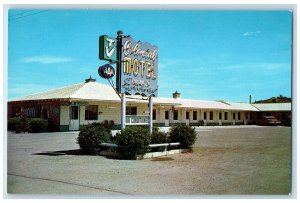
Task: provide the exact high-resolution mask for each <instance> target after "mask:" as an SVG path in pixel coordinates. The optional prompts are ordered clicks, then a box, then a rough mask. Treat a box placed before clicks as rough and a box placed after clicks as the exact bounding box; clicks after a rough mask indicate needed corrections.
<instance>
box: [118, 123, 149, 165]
mask: <svg viewBox="0 0 300 203" xmlns="http://www.w3.org/2000/svg"><path fill="white" fill-rule="evenodd" d="M116 142H117V145H118V146H119V147H118V152H119V153H120V154H121V155H123V157H124V158H127V159H136V158H137V155H143V154H145V153H146V151H147V148H148V145H149V144H150V142H151V136H150V134H149V132H148V130H147V129H146V128H143V127H140V126H130V127H126V128H125V129H124V130H122V131H121V133H118V134H117V135H116Z"/></svg>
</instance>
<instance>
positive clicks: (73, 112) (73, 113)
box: [70, 106, 79, 120]
mask: <svg viewBox="0 0 300 203" xmlns="http://www.w3.org/2000/svg"><path fill="white" fill-rule="evenodd" d="M78 109H79V108H78V106H71V112H70V113H71V115H70V117H71V119H72V120H77V119H78Z"/></svg>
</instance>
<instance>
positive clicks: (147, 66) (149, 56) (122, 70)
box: [98, 31, 158, 132]
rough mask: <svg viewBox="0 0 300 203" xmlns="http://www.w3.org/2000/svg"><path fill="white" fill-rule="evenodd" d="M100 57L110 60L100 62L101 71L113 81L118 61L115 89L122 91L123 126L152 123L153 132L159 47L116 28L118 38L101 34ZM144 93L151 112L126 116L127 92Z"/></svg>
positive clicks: (119, 92) (101, 73) (150, 127)
mask: <svg viewBox="0 0 300 203" xmlns="http://www.w3.org/2000/svg"><path fill="white" fill-rule="evenodd" d="M99 59H100V60H105V61H108V62H109V64H105V65H103V66H100V67H99V69H98V73H99V75H100V76H101V77H103V78H106V79H108V80H109V81H110V84H111V85H112V86H113V88H114V85H113V82H112V78H113V77H114V75H115V70H114V68H113V67H112V66H111V64H116V88H115V90H116V92H117V93H118V94H119V96H120V95H121V101H122V104H121V126H122V129H124V128H125V126H126V125H132V124H134V125H149V131H150V132H152V127H153V124H152V123H153V122H152V113H153V97H156V96H157V91H158V86H157V73H158V71H157V67H158V48H157V47H156V46H153V45H151V44H149V43H147V42H141V41H140V40H139V41H135V40H134V39H133V38H132V37H130V36H129V35H128V36H124V35H123V32H122V31H118V32H117V38H113V37H109V36H107V35H102V36H100V38H99ZM125 95H141V96H142V97H143V98H147V99H148V100H149V116H147V117H145V116H135V117H132V116H130V117H128V119H126V96H125Z"/></svg>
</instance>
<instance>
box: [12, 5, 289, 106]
mask: <svg viewBox="0 0 300 203" xmlns="http://www.w3.org/2000/svg"><path fill="white" fill-rule="evenodd" d="M8 19H9V20H8V98H9V99H12V98H16V97H19V96H23V95H28V94H32V93H37V92H41V91H45V90H49V89H53V88H58V87H62V86H66V85H71V84H77V83H81V82H84V79H85V78H88V77H89V76H90V75H91V76H92V77H93V78H96V79H97V81H98V82H101V83H106V84H108V82H107V81H106V80H104V79H102V78H100V77H99V76H98V73H97V70H98V67H99V66H100V65H103V64H104V63H105V62H104V61H100V60H99V59H98V38H99V36H100V35H104V34H107V35H109V36H116V32H117V31H118V30H122V31H123V33H124V34H128V35H131V36H132V37H133V38H134V39H136V40H141V41H143V42H149V43H151V44H153V45H156V46H158V51H159V55H158V60H159V62H158V64H159V65H158V86H159V89H158V96H160V97H171V96H172V93H173V92H174V91H175V90H177V91H178V92H180V93H181V97H182V98H190V99H202V100H225V101H239V102H248V99H249V95H252V99H253V101H254V100H261V99H266V98H270V97H272V96H278V95H280V94H281V95H284V96H288V97H290V96H291V31H292V13H291V12H289V11H167V10H160V11H158V10H152V11H150V10H149V11H146V10H143V11H142V10H136V11H133V10H131V11H121V10H10V11H9V18H8Z"/></svg>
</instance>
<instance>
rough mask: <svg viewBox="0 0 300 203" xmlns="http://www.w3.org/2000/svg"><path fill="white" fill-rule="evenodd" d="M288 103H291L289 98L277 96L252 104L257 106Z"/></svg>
mask: <svg viewBox="0 0 300 203" xmlns="http://www.w3.org/2000/svg"><path fill="white" fill-rule="evenodd" d="M289 102H292V99H291V98H289V97H284V96H282V95H279V96H278V97H272V98H270V99H265V100H259V101H255V102H254V104H259V103H289Z"/></svg>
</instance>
